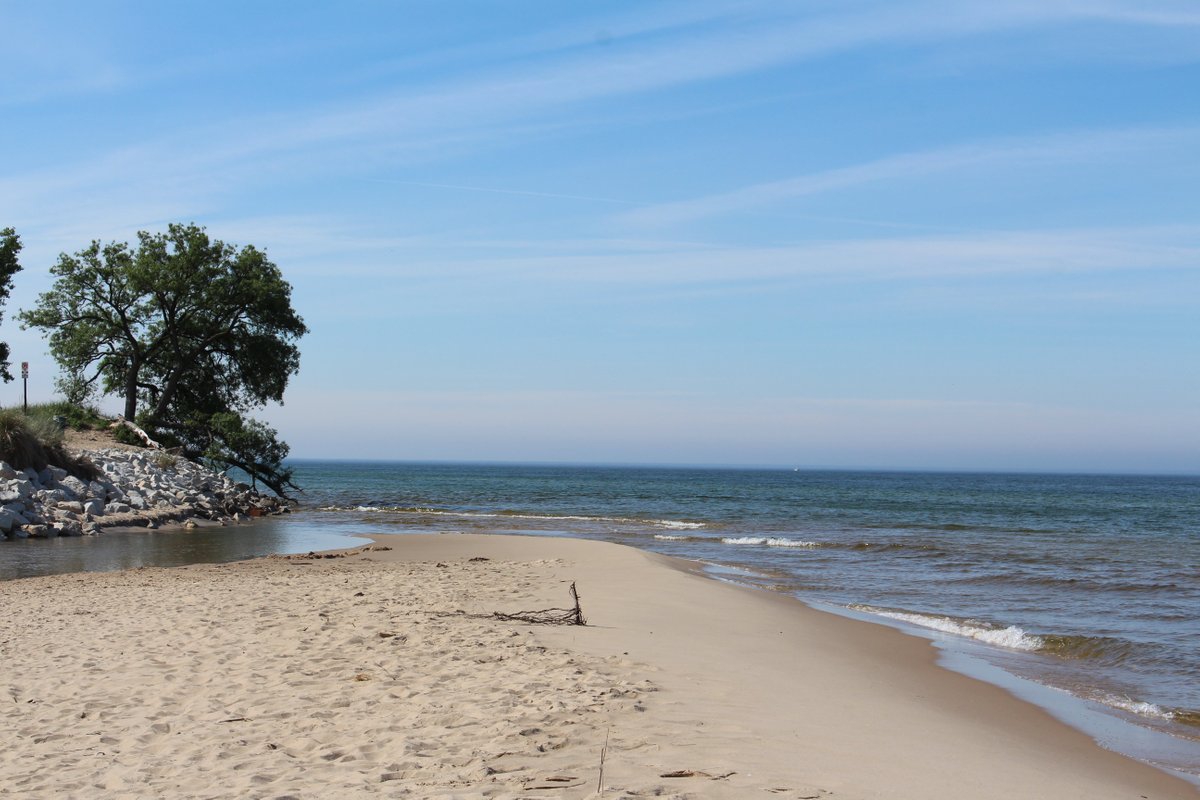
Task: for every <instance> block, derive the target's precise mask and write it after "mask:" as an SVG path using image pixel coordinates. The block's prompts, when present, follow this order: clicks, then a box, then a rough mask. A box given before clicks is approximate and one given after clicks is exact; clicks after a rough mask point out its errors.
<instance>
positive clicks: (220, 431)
mask: <svg viewBox="0 0 1200 800" xmlns="http://www.w3.org/2000/svg"><path fill="white" fill-rule="evenodd" d="M51 273H52V274H53V275H54V277H55V282H54V285H53V287H52V288H51V289H50V291H48V292H46V293H45V294H43V295H41V297H39V298H38V303H37V306H36V308H34V309H32V310H27V311H22V312H21V314H20V319H21V321H22V324H23V325H25V326H27V327H36V328H40V329H42V330H44V331H46V332H47V333H48V334H49V340H50V352H51V353H52V354H53V355H54V357H55V359H56V360H57V361H58V363H59V365H60V367H61V368H62V369H63V372H64V373H65V374H66V375H67V376H68V380H69V382H71V383H73V384H74V385H76V386H98V387H99V389H100V391H102V392H104V393H108V394H116V395H119V396H121V397H122V398H124V402H125V417H126V419H129V420H135V419H136V420H137V421H138V423H139V424H141V425H142V427H144V428H146V429H147V430H148V431H150V432H151V433H152V435H154V434H157V435H158V436H159V437H161V438H163V439H165V440H168V441H172V442H174V443H177V444H179V445H180V446H182V447H183V448H184V452H185V453H186V454H187V455H189V456H192V457H206V458H210V459H212V460H214V461H217V462H219V463H221V464H224V465H226V466H238V467H241V468H242V469H245V470H246V471H247V472H248V473H249V474H250V475H251V477H253V478H255V479H256V480H261V481H263V482H264V483H266V484H267V485H268V486H270V487H271V488H272V489H274V490H275V491H277V492H279V493H280V494H283V493H284V489H285V488H286V487H287V486H290V485H291V483H290V477H291V474H290V472H289V471H288V470H286V469H285V468H284V467H283V465H282V461H283V458H284V457H285V456H286V455H287V446H286V445H285V444H283V443H281V442H277V441H276V440H275V432H274V431H273V430H271V429H270V428H267V427H266V426H265V425H262V424H261V423H257V422H254V421H253V420H247V419H245V418H244V415H246V414H247V413H248V412H250V411H251V410H253V409H255V408H260V407H262V406H263V405H264V404H266V403H268V402H282V401H283V393H284V390H285V389H286V388H287V384H288V380H289V378H290V377H291V376H292V375H294V374H295V373H296V371H297V369H298V368H299V365H300V351H299V349H298V348H297V346H296V342H297V341H298V340H299V338H300V337H302V336H303V335H304V334H305V333H307V332H308V329H307V328H306V327H305V325H304V322H303V320H302V319H301V318H300V317H299V316H298V315H297V314H296V312H295V311H294V310H293V309H292V304H291V286H290V285H289V284H288V283H287V281H285V280H284V279H283V275H282V273H281V272H280V271H279V268H278V267H277V266H276V265H275V264H273V263H272V262H271V261H270V260H269V259H268V258H267V256H266V254H265V253H264V252H263V251H261V250H258V249H256V248H254V247H253V246H247V247H243V248H241V249H238V248H236V247H234V246H233V245H228V244H225V243H224V242H221V241H218V240H213V239H210V238H209V237H208V234H207V233H206V232H205V230H204V229H203V228H201V227H198V226H196V225H171V226H169V228H168V230H167V232H166V233H146V232H144V231H143V232H141V233H139V234H138V246H137V247H136V248H135V249H134V248H130V246H129V245H128V244H127V243H122V242H113V243H110V244H107V245H101V244H100V242H92V244H91V246H89V247H87V248H86V249H84V250H81V251H80V252H78V253H76V254H75V255H74V256H68V255H66V254H65V253H64V254H63V255H61V256H60V257H59V261H58V264H56V265H55V266H54V267H53V268H52V269H51ZM233 419H236V421H233ZM248 432H253V436H251V435H249V433H248Z"/></svg>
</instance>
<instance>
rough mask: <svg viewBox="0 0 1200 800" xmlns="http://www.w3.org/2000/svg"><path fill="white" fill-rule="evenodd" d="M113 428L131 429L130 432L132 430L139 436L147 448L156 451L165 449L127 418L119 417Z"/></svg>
mask: <svg viewBox="0 0 1200 800" xmlns="http://www.w3.org/2000/svg"><path fill="white" fill-rule="evenodd" d="M113 427H114V428H117V427H125V428H129V430H131V431H133V432H134V433H135V434H137V436H138V438H139V439H141V440H142V441H143V442H145V443H146V447H149V448H152V449H154V450H162V449H163V447H162V445H161V444H159V443H158V442H156V441H154V440H153V439H151V438H150V434H148V433H146V432H145V431H144V430H142V429H141V428H139V427H138V426H137V425H134V424H133V423H132V422H130V421H129V420H127V419H125V417H123V416H121V415H120V414H118V415H117V419H116V420H115V421H114V422H113Z"/></svg>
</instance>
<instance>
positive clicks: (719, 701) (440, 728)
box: [0, 534, 1197, 798]
mask: <svg viewBox="0 0 1200 800" xmlns="http://www.w3.org/2000/svg"><path fill="white" fill-rule="evenodd" d="M371 538H372V539H374V540H376V542H377V543H378V544H377V546H376V547H375V548H371V549H366V550H363V549H361V548H360V549H354V550H348V551H341V556H342V557H336V558H324V557H320V558H307V557H304V556H299V557H297V556H291V557H275V558H267V559H258V560H255V561H249V562H238V563H233V564H223V565H197V566H194V567H185V568H174V569H140V570H132V571H126V572H118V573H97V574H73V575H61V576H53V577H48V578H30V579H23V580H20V581H10V582H6V583H5V584H0V592H3V593H4V595H5V596H6V597H5V600H6V602H8V603H9V605H10V607H11V606H13V605H14V604H16V605H17V606H23V607H31V603H34V605H33V606H32V607H38V606H37V605H36V603H35V601H36V600H37V599H38V598H46V597H51V596H52V597H53V598H54V603H53V606H49V605H43V606H41V608H42V611H41V613H40V614H38V615H21V614H17V615H12V616H11V617H10V619H9V620H7V621H6V622H5V623H4V632H5V635H4V636H3V637H2V638H3V641H4V644H3V645H0V654H2V656H3V658H4V660H5V663H6V664H8V665H9V666H10V670H9V672H10V677H9V678H8V680H7V681H6V682H7V683H9V686H8V693H9V695H10V696H11V697H12V699H13V707H14V709H19V712H18V713H16V714H15V715H14V719H13V728H14V729H15V730H16V731H17V733H18V736H17V740H18V741H17V742H16V743H15V744H14V745H13V746H12V747H9V748H6V750H5V753H4V755H3V756H0V759H2V761H0V785H3V786H9V787H12V788H13V790H14V791H16V792H19V793H21V794H22V795H23V796H50V795H52V794H63V793H66V794H70V793H72V792H76V793H79V792H87V791H96V790H97V788H100V789H103V790H105V791H108V792H111V793H114V794H119V795H122V796H131V797H133V796H152V795H159V796H177V797H193V796H195V797H200V796H227V795H229V794H230V793H234V792H236V793H238V794H241V795H243V796H248V797H279V796H284V795H287V794H288V793H299V794H298V796H313V795H314V794H320V793H321V792H326V793H328V792H332V791H336V792H338V793H339V794H340V796H384V797H391V796H396V797H405V796H410V797H434V796H461V797H485V796H486V797H522V796H528V795H529V794H530V793H536V794H538V795H539V796H558V797H580V798H583V797H597V796H605V797H623V796H628V797H633V796H639V795H641V794H646V793H659V794H661V795H662V796H674V797H683V796H694V797H731V798H732V797H745V796H752V795H757V794H761V793H763V792H766V791H770V792H772V793H774V794H777V795H778V796H782V797H797V798H798V797H825V796H834V797H863V798H867V797H897V798H900V797H923V798H924V797H934V798H937V797H946V798H950V797H965V796H970V797H980V798H987V797H997V798H999V797H1013V796H1021V797H1047V798H1050V797H1054V798H1059V797H1080V798H1083V797H1089V798H1091V797H1101V798H1103V797H1113V798H1117V797H1138V796H1145V797H1147V798H1173V797H1195V796H1197V792H1196V789H1195V787H1193V786H1191V785H1190V784H1188V783H1186V782H1185V781H1183V780H1181V779H1178V778H1175V777H1173V776H1171V775H1168V774H1167V773H1165V772H1161V771H1159V770H1157V769H1154V768H1153V767H1150V766H1147V765H1145V764H1142V763H1140V762H1137V761H1134V760H1133V759H1130V758H1127V757H1124V756H1121V755H1118V754H1115V753H1111V752H1109V751H1106V750H1104V749H1102V748H1101V747H1099V746H1098V745H1096V744H1095V743H1094V742H1093V741H1092V740H1091V739H1090V738H1089V737H1087V736H1086V735H1085V734H1083V733H1080V732H1079V731H1076V730H1074V729H1072V728H1070V727H1069V726H1067V725H1066V724H1064V723H1062V722H1059V721H1058V720H1056V719H1054V718H1053V717H1051V716H1050V715H1049V714H1048V713H1047V712H1045V711H1043V710H1041V709H1039V708H1037V707H1035V706H1032V705H1030V704H1028V703H1026V702H1024V701H1021V700H1018V699H1016V698H1014V697H1013V696H1011V695H1010V694H1008V693H1007V692H1005V691H1004V690H1002V689H1000V688H997V687H995V686H992V685H990V684H987V683H983V682H981V681H978V680H975V679H972V678H969V677H966V676H963V675H960V674H958V673H956V672H952V671H950V670H948V669H945V668H943V667H940V666H938V664H937V654H936V651H935V649H934V648H933V647H932V646H931V645H930V644H929V643H928V642H927V641H925V640H922V639H917V638H914V637H912V636H909V635H907V634H903V633H901V632H899V631H894V630H891V629H887V628H884V627H881V626H878V625H874V624H869V623H865V622H859V621H856V620H851V619H846V618H842V617H837V616H835V615H832V614H829V613H827V612H823V611H818V610H815V609H812V608H810V607H809V606H807V605H805V604H804V603H802V602H800V601H799V600H796V599H794V598H791V597H787V596H782V595H775V594H771V593H769V592H763V591H760V590H754V589H749V588H745V587H741V586H737V585H733V584H730V583H726V582H723V581H715V580H712V579H710V578H708V577H706V576H704V575H703V574H700V573H699V571H698V570H699V568H698V566H697V565H696V564H693V563H691V562H683V561H680V560H678V559H672V558H669V557H666V556H661V555H656V554H652V553H647V552H644V551H640V550H636V549H633V548H628V547H624V546H621V545H616V544H609V543H603V542H595V541H587V540H582V539H566V538H551V537H521V536H502V535H471V534H458V535H446V534H442V535H396V536H383V535H372V536H371ZM378 547H387V548H390V549H387V550H384V549H377V548H378ZM572 581H574V582H576V583H577V585H578V588H579V593H580V595H581V597H582V608H583V611H584V613H585V615H586V616H587V617H588V619H589V623H590V624H589V625H588V626H587V627H583V628H580V627H575V626H543V625H529V624H522V623H514V622H506V621H501V620H496V619H494V618H492V617H490V616H488V615H490V614H491V612H493V611H502V612H506V613H511V612H514V611H520V610H528V609H541V608H548V607H551V606H555V607H560V606H565V605H568V604H569V596H568V594H567V586H568V584H569V583H570V582H572ZM118 654H120V655H118ZM81 714H83V715H85V716H80V715H81ZM606 738H607V739H608V747H607V748H605V745H604V740H605V739H606ZM602 751H603V752H604V759H603V761H604V775H603V778H602V777H601V776H600V774H599V771H600V768H599V764H600V760H601V752H602ZM671 775H679V777H664V776H671ZM568 778H569V780H566V779H568ZM559 779H563V780H559ZM539 781H540V782H541V783H539ZM535 784H536V785H537V786H540V787H542V788H536V787H535ZM601 790H602V791H603V795H601V794H600V791H601ZM776 790H779V791H776ZM3 793H4V790H2V789H0V794H3ZM547 793H549V794H547Z"/></svg>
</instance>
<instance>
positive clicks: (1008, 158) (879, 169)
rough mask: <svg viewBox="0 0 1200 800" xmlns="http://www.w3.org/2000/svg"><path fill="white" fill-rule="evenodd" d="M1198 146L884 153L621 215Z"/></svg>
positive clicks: (1045, 145) (1058, 138)
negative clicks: (966, 170) (980, 169)
mask: <svg viewBox="0 0 1200 800" xmlns="http://www.w3.org/2000/svg"><path fill="white" fill-rule="evenodd" d="M1179 144H1190V145H1191V146H1196V145H1200V127H1193V126H1187V127H1177V128H1147V129H1119V130H1091V131H1079V132H1073V133H1055V134H1050V135H1046V136H1038V137H1025V138H1019V139H1003V140H991V141H984V142H974V143H969V144H960V145H953V146H950V147H943V148H939V149H935V150H923V151H918V152H912V153H901V154H898V155H891V156H886V157H884V158H878V159H875V160H873V161H868V162H865V163H861V164H853V165H850V166H845V167H838V168H835V169H829V170H822V171H820V172H814V173H809V174H806V175H799V176H796V177H792V178H787V179H784V180H776V181H769V182H767V183H760V184H755V185H753V186H745V187H742V188H739V189H734V190H732V191H727V192H720V193H717V194H711V195H706V196H703V197H697V198H692V199H689V200H681V201H678V202H673V203H661V204H658V205H654V206H648V207H645V208H640V209H637V210H634V211H630V212H627V213H625V214H623V215H622V216H621V219H622V220H623V221H625V222H628V223H633V224H637V225H650V226H654V225H669V224H675V223H680V222H688V221H692V220H697V219H704V218H707V217H714V216H721V215H724V214H730V213H735V212H739V211H743V210H745V209H750V208H756V207H759V206H765V205H770V204H772V203H778V202H781V201H785V200H790V199H792V198H796V197H805V196H811V195H819V194H824V193H827V192H834V191H839V190H842V189H849V188H852V187H856V186H862V185H865V184H871V183H879V182H884V181H894V180H905V179H913V178H922V177H925V176H929V175H934V174H938V173H945V172H950V171H953V170H960V169H964V168H969V167H978V166H990V167H997V166H1002V167H1030V166H1046V165H1050V166H1057V165H1065V164H1079V163H1088V162H1091V161H1094V160H1096V159H1099V158H1105V157H1109V156H1111V155H1113V154H1115V153H1120V152H1131V151H1141V150H1149V149H1153V148H1157V147H1161V146H1163V145H1175V146H1177V145H1179Z"/></svg>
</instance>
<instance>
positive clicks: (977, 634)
mask: <svg viewBox="0 0 1200 800" xmlns="http://www.w3.org/2000/svg"><path fill="white" fill-rule="evenodd" d="M852 608H854V609H855V610H856V611H865V612H867V613H868V614H875V615H876V616H880V617H887V618H888V619H895V620H899V621H900V622H907V623H909V624H910V625H918V626H920V627H922V628H929V629H931V630H935V631H941V632H942V633H951V634H954V635H955V636H964V637H966V638H968V639H975V640H976V641H980V642H983V643H984V644H990V645H993V646H994V647H1006V648H1008V649H1009V650H1040V649H1041V648H1042V647H1044V646H1045V644H1046V640H1045V639H1043V638H1042V637H1041V636H1035V635H1034V634H1031V633H1026V632H1025V631H1024V630H1023V629H1021V628H1019V627H1017V626H1016V625H1009V626H1008V627H1007V628H1000V627H996V626H992V625H987V624H986V623H983V622H976V621H975V620H965V621H964V620H956V619H951V618H949V617H931V616H926V615H925V614H909V613H906V612H903V611H883V610H880V609H877V608H872V607H870V606H852Z"/></svg>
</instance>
